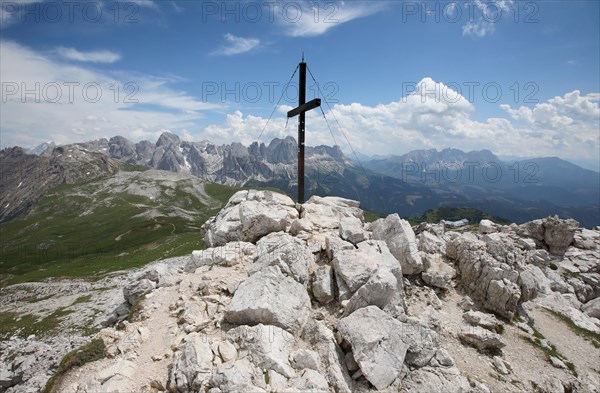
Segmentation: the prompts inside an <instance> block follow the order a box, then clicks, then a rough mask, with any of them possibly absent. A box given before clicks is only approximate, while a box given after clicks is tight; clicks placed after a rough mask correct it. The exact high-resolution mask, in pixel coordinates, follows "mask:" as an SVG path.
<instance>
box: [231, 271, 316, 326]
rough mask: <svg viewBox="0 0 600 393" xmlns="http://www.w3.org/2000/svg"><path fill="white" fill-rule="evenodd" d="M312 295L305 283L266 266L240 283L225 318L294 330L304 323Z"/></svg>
mask: <svg viewBox="0 0 600 393" xmlns="http://www.w3.org/2000/svg"><path fill="white" fill-rule="evenodd" d="M309 310H310V298H309V297H308V293H307V292H306V289H305V288H304V287H303V286H302V284H300V283H298V282H297V281H295V280H294V279H293V278H291V277H286V276H284V275H283V274H282V273H281V270H280V269H279V267H278V266H270V267H266V268H264V269H263V270H261V271H259V272H258V273H256V274H253V275H252V276H250V277H248V279H247V280H246V281H244V282H243V283H241V284H240V285H239V287H238V289H237V290H236V291H235V294H234V295H233V299H232V300H231V303H230V305H229V307H227V309H226V311H225V319H226V320H227V321H228V322H231V323H234V324H238V325H256V324H259V323H262V324H265V325H275V326H279V327H281V328H283V329H286V330H288V331H290V332H295V331H297V330H298V329H299V328H301V327H302V325H304V323H305V322H306V319H307V318H308V313H309Z"/></svg>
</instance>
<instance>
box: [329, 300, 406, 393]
mask: <svg viewBox="0 0 600 393" xmlns="http://www.w3.org/2000/svg"><path fill="white" fill-rule="evenodd" d="M337 327H338V331H339V332H340V334H341V336H342V337H343V339H344V340H346V341H347V342H349V343H350V345H351V347H352V353H353V355H354V359H355V360H356V362H357V363H358V365H359V366H360V370H361V371H362V373H363V375H364V376H365V378H366V379H367V380H368V381H369V382H370V383H371V384H373V385H374V386H375V387H376V388H377V389H378V390H382V389H385V388H387V387H388V386H389V385H391V384H392V382H394V380H395V379H396V378H397V377H398V375H399V374H400V370H401V368H402V364H403V363H404V357H405V355H406V352H407V350H408V347H409V345H408V344H406V343H405V342H404V341H403V340H402V331H403V328H404V326H403V324H402V322H400V321H398V320H397V319H394V318H392V317H391V316H389V315H388V314H386V313H385V312H383V311H382V310H381V309H379V308H378V307H376V306H368V307H365V308H361V309H359V310H357V311H355V312H354V313H352V314H350V315H349V316H347V317H345V318H342V319H340V321H339V322H338V326H337Z"/></svg>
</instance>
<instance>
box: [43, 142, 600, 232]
mask: <svg viewBox="0 0 600 393" xmlns="http://www.w3.org/2000/svg"><path fill="white" fill-rule="evenodd" d="M67 146H78V147H79V148H81V149H85V150H89V151H92V152H99V153H103V154H106V155H108V156H109V157H111V158H112V159H115V160H118V161H119V162H125V163H130V164H135V165H142V166H146V167H150V168H154V169H162V170H168V171H172V172H182V173H190V174H191V175H193V176H196V177H199V178H200V179H201V180H203V181H208V182H215V183H219V184H223V185H228V186H243V185H250V186H256V187H276V188H278V189H281V190H283V191H285V192H287V193H289V194H291V195H295V194H296V193H297V178H296V173H297V168H296V162H297V159H296V157H297V142H296V140H295V139H294V138H293V137H292V136H287V137H285V138H274V139H273V140H272V141H271V142H269V143H268V144H267V143H262V142H261V143H258V142H254V143H252V144H250V145H249V146H245V145H243V144H241V143H239V142H235V143H231V144H222V145H217V144H214V143H212V142H210V141H207V140H203V141H200V142H187V141H183V140H182V139H181V138H180V137H179V136H177V135H176V134H172V133H169V132H165V133H163V134H161V135H160V137H159V138H158V139H157V141H156V142H154V143H153V142H151V141H147V140H143V141H140V142H137V143H133V142H131V141H130V140H128V139H127V138H124V137H122V136H115V137H112V138H110V139H106V138H102V139H98V140H95V141H89V142H83V143H76V144H73V145H67ZM44 154H48V153H47V152H45V153H44ZM305 176H306V178H305V183H306V184H307V187H306V190H307V197H310V195H321V196H325V195H340V196H343V197H347V198H352V199H357V200H361V201H362V202H363V203H364V205H365V208H367V209H368V210H371V211H374V212H377V213H379V214H389V213H393V212H397V213H399V214H402V215H403V216H405V217H407V216H417V215H419V214H422V213H423V212H424V211H425V210H427V209H432V208H437V207H440V206H444V205H448V206H459V207H462V206H472V207H476V208H478V209H479V210H482V211H485V212H487V213H489V214H491V215H496V216H501V217H505V218H507V219H509V220H513V221H515V222H517V223H520V222H524V221H526V220H530V219H533V218H538V217H542V216H547V215H552V214H561V216H563V215H564V216H565V217H571V218H575V219H577V220H578V221H580V222H581V224H582V225H583V226H586V227H591V226H594V225H599V224H600V209H597V208H596V207H597V206H598V200H599V199H600V174H598V173H596V172H594V171H590V170H586V169H584V168H581V167H579V166H577V165H575V164H572V163H570V162H568V161H564V160H562V159H560V158H551V157H547V158H539V159H527V160H522V161H515V162H504V161H502V160H500V159H499V158H498V157H497V156H496V155H495V154H494V153H493V152H491V151H490V150H487V149H483V150H477V151H470V152H464V151H462V150H459V149H455V148H446V149H442V150H441V151H438V150H437V149H421V150H415V151H412V152H409V153H407V154H405V155H402V156H393V157H388V158H384V159H377V160H371V161H365V162H364V163H362V164H359V163H355V162H354V161H352V160H350V159H349V158H348V157H346V156H345V155H344V153H343V152H342V150H341V149H340V147H339V146H326V145H321V146H316V147H309V146H307V147H306V172H305ZM536 214H537V215H539V216H537V217H536V216H535V215H536Z"/></svg>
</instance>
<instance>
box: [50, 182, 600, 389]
mask: <svg viewBox="0 0 600 393" xmlns="http://www.w3.org/2000/svg"><path fill="white" fill-rule="evenodd" d="M475 229H476V230H475V232H473V231H464V232H456V231H452V230H447V228H445V227H444V224H443V223H440V224H421V225H419V226H418V227H416V231H415V229H413V228H412V227H411V226H410V225H409V224H408V223H407V222H406V221H405V220H403V219H401V218H400V217H399V216H398V215H397V214H393V215H390V216H388V217H385V218H381V219H379V220H376V221H375V222H372V223H366V222H365V221H364V213H363V211H362V210H361V209H360V206H359V203H358V202H357V201H353V200H349V199H344V198H338V197H318V196H313V197H311V198H310V199H309V200H308V201H307V202H306V203H305V204H303V205H298V204H296V203H294V201H293V200H292V199H291V198H289V197H288V196H286V195H283V194H279V193H275V192H271V191H255V190H243V191H239V192H238V193H236V194H235V195H233V196H232V197H231V198H230V200H229V202H228V203H227V205H226V206H225V207H224V208H223V209H222V210H221V211H220V212H219V213H218V214H217V215H216V216H215V217H213V218H211V219H209V220H208V221H207V222H206V223H205V224H204V226H203V227H202V233H203V237H204V242H205V244H206V245H207V247H208V248H206V249H204V250H199V251H194V252H193V253H192V255H190V256H189V257H188V258H186V259H185V260H184V263H183V265H182V264H179V263H177V264H174V263H173V262H171V261H165V262H159V263H158V264H153V265H151V266H149V267H147V268H145V269H143V270H141V271H140V272H139V273H136V274H135V275H133V276H132V279H131V281H130V282H129V283H128V284H127V285H126V286H125V288H124V290H123V296H124V299H123V301H124V303H123V305H121V306H119V308H117V309H116V310H115V312H114V313H113V315H112V316H111V317H110V318H109V322H107V323H108V324H113V323H116V324H117V326H119V329H117V328H115V327H108V328H105V329H103V330H101V331H100V333H99V334H98V336H97V337H99V338H101V339H102V340H103V341H104V342H105V344H106V347H107V349H106V351H107V353H108V354H109V359H105V360H101V361H99V362H95V363H91V364H88V365H86V366H84V367H83V369H79V370H74V371H73V372H70V373H68V374H67V375H66V376H65V377H64V378H63V380H62V381H61V386H59V387H60V388H63V389H64V388H66V387H69V389H70V391H73V392H83V391H85V389H88V390H90V389H91V390H95V391H144V390H147V389H149V388H150V387H153V388H155V389H158V390H168V391H171V392H188V391H207V392H212V393H219V392H230V391H253V392H271V391H294V392H315V391H318V392H355V391H360V392H370V391H386V392H392V391H394V392H396V391H405V392H442V391H443V392H457V393H458V392H473V393H475V392H481V393H483V392H490V391H511V392H521V391H527V390H529V389H530V387H531V386H538V387H540V389H542V391H561V389H562V391H568V390H571V391H575V390H576V391H586V392H596V391H597V389H596V388H595V386H598V381H599V380H598V374H597V370H596V369H595V364H596V363H597V362H596V359H597V358H598V355H599V354H600V349H598V348H596V347H594V345H593V344H592V343H591V342H590V341H587V340H588V339H586V338H583V337H580V336H577V335H576V334H575V333H573V331H572V330H570V328H569V327H568V326H567V325H564V326H563V325H562V324H563V323H564V322H562V321H561V319H560V318H559V317H557V316H556V315H562V317H561V318H566V319H568V320H570V321H571V323H573V324H575V325H576V326H578V327H579V328H580V329H586V330H589V331H591V332H595V333H596V334H598V333H600V320H599V319H598V318H599V317H600V304H599V303H600V302H599V301H598V299H599V298H600V291H599V290H598V288H600V286H599V285H598V284H599V283H600V228H596V229H594V230H587V229H581V228H579V227H578V225H577V223H576V222H574V221H572V220H561V219H559V218H557V217H548V218H546V219H543V220H536V221H533V222H529V223H527V224H523V225H520V226H518V225H515V224H513V225H510V226H505V225H498V224H495V223H493V222H491V221H488V220H483V221H482V222H481V223H480V225H479V227H478V228H475ZM134 304H135V305H136V309H138V310H140V309H142V311H141V314H140V315H139V319H138V321H137V322H134V323H128V322H119V321H123V320H124V319H125V318H126V315H127V308H129V307H131V306H132V305H134ZM548 310H550V311H548ZM493 313H495V314H498V315H501V316H503V317H506V318H507V319H498V318H497V317H496V316H495V315H494V314H493ZM517 314H518V315H519V316H520V317H519V318H512V319H511V320H510V322H509V319H510V318H511V316H514V315H517ZM540 335H544V336H545V337H546V338H545V339H544V341H543V342H542V341H540V339H539V337H540ZM565 335H566V336H565ZM563 336H565V337H567V338H565V339H564V340H563V339H562V338H561V337H563ZM536 340H537V341H536ZM530 343H532V344H530ZM535 343H538V344H539V345H540V346H547V347H548V348H555V349H554V350H553V357H552V358H548V357H547V355H546V354H545V353H544V352H542V351H540V350H539V349H538V348H537V347H536V345H538V344H535ZM552 346H554V347H552ZM573 348H576V349H575V352H573ZM569 362H573V364H574V366H573V367H572V370H574V367H576V371H577V373H575V372H573V371H570V370H569V368H567V366H565V364H567V363H569ZM569 364H570V363H569ZM148 365H150V367H149V366H148ZM563 366H564V367H563Z"/></svg>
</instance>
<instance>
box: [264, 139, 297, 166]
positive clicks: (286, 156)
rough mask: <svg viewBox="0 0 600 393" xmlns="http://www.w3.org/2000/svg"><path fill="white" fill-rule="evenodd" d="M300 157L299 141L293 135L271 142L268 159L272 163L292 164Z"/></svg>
mask: <svg viewBox="0 0 600 393" xmlns="http://www.w3.org/2000/svg"><path fill="white" fill-rule="evenodd" d="M297 159H298V142H297V141H296V139H294V138H293V137H291V136H287V137H285V139H280V138H275V139H273V140H272V141H271V143H269V146H268V150H267V160H268V161H269V162H271V163H279V162H281V163H284V164H291V163H292V162H294V161H296V160H297Z"/></svg>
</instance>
